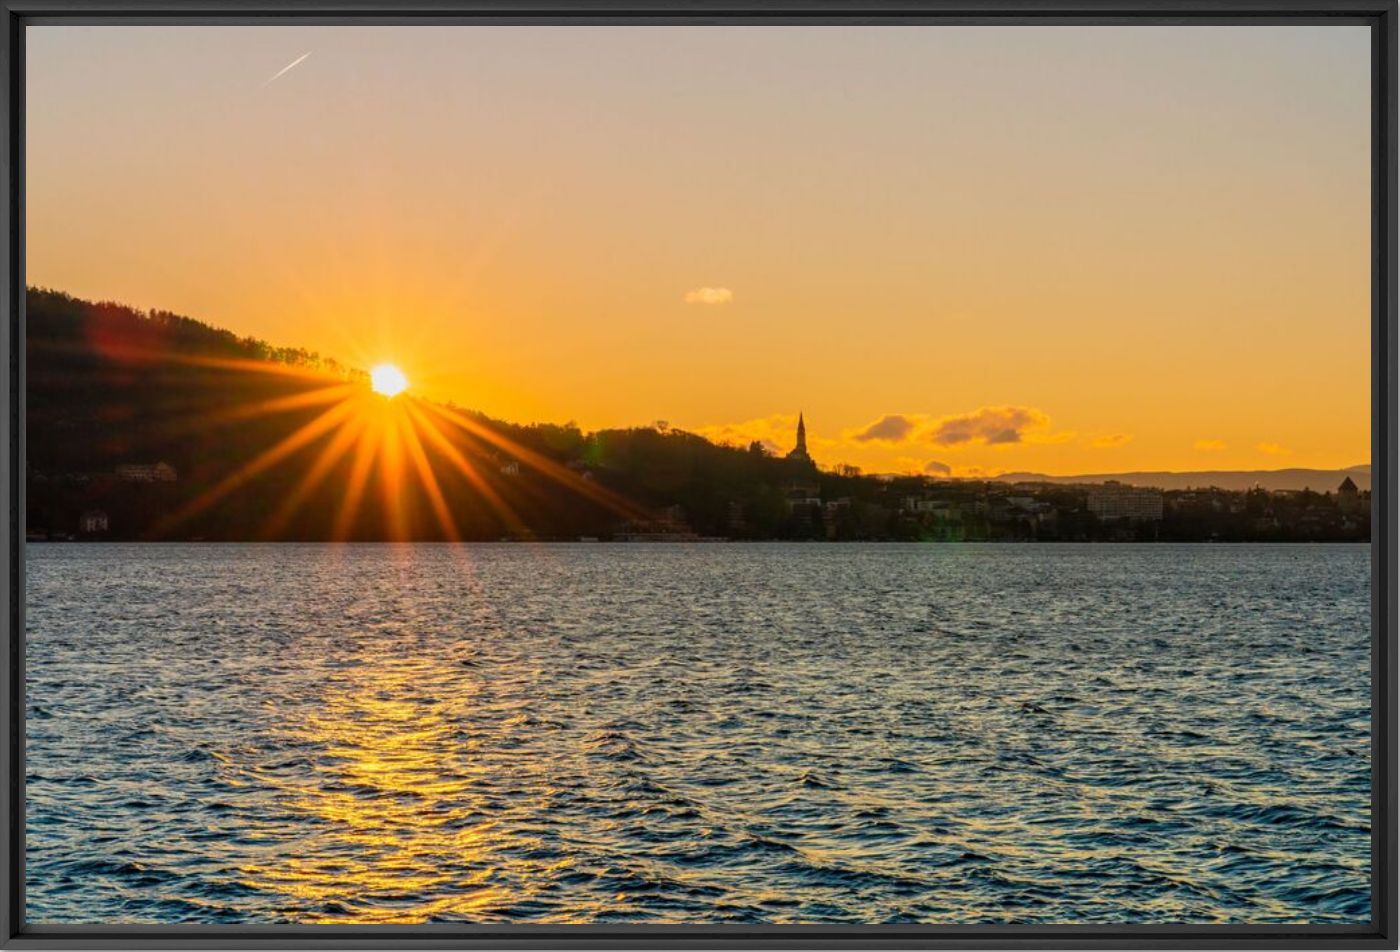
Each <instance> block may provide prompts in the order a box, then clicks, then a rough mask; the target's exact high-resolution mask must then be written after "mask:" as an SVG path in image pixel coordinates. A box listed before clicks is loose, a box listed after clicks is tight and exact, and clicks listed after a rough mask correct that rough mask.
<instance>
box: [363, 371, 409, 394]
mask: <svg viewBox="0 0 1400 952" xmlns="http://www.w3.org/2000/svg"><path fill="white" fill-rule="evenodd" d="M369 385H370V387H371V388H372V389H373V390H374V392H375V393H382V394H383V395H384V396H386V397H396V396H398V395H399V394H401V393H403V392H404V391H405V390H407V389H408V378H407V377H405V376H404V375H403V371H402V370H400V369H399V368H397V367H395V366H394V365H393V364H379V365H378V366H377V367H371V368H370V371H369Z"/></svg>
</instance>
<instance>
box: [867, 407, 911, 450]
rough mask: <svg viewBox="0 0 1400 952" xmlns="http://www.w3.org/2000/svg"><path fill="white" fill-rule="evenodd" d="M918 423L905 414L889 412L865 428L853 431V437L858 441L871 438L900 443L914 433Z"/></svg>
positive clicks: (868, 440)
mask: <svg viewBox="0 0 1400 952" xmlns="http://www.w3.org/2000/svg"><path fill="white" fill-rule="evenodd" d="M917 425H918V424H917V423H916V422H915V421H914V420H913V419H911V418H909V417H907V416H904V415H903V414H900V413H887V414H885V415H884V416H882V417H880V419H878V420H876V421H875V422H874V423H872V424H870V425H869V426H867V427H865V428H864V429H862V430H859V431H857V432H855V433H852V434H851V439H853V440H855V441H856V442H858V443H868V442H870V441H871V440H880V441H881V442H886V443H898V442H900V441H901V440H903V439H905V438H907V437H908V436H909V435H910V434H911V433H913V432H914V428H915V427H916V426H917Z"/></svg>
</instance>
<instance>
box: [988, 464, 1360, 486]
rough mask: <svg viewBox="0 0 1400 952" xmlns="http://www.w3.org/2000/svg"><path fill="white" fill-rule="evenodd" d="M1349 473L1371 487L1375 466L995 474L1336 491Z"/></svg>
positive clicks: (1024, 479) (1018, 478) (1021, 479)
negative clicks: (1068, 473)
mask: <svg viewBox="0 0 1400 952" xmlns="http://www.w3.org/2000/svg"><path fill="white" fill-rule="evenodd" d="M1348 476H1350V477H1351V480H1352V482H1354V483H1356V488H1358V489H1362V490H1367V489H1370V488H1371V465H1370V464H1369V463H1365V464H1362V465H1360V466H1349V467H1347V468H1346V469H1300V468H1293V469H1252V470H1201V471H1198V472H1187V473H1171V472H1138V473H1089V474H1085V475H1082V476H1047V475H1045V474H1044V473H1003V474H1002V475H1000V476H996V477H993V479H994V481H995V482H1001V483H1061V484H1065V483H1071V484H1072V483H1102V482H1107V481H1108V480H1116V481H1118V482H1120V483H1126V484H1127V485H1129V486H1151V487H1154V488H1156V489H1201V488H1205V487H1209V486H1214V487H1216V488H1218V489H1229V490H1235V491H1239V490H1244V489H1251V488H1253V487H1255V486H1259V487H1261V488H1263V489H1269V490H1276V489H1312V490H1315V491H1316V492H1332V491H1333V490H1335V489H1336V488H1337V487H1338V486H1339V485H1341V482H1342V480H1344V479H1346V478H1347V477H1348Z"/></svg>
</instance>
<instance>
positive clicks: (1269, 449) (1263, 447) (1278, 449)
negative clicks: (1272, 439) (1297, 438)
mask: <svg viewBox="0 0 1400 952" xmlns="http://www.w3.org/2000/svg"><path fill="white" fill-rule="evenodd" d="M1257 449H1258V450H1259V452H1261V453H1268V454H1269V455H1270V456H1287V455H1288V454H1289V453H1291V452H1293V451H1292V450H1290V449H1288V448H1287V447H1286V446H1280V445H1279V444H1277V443H1260V444H1259V445H1258V447H1257Z"/></svg>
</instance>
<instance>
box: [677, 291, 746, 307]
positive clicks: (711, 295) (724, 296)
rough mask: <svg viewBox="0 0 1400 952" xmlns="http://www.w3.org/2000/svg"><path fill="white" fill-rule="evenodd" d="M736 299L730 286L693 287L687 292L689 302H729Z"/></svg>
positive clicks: (686, 298)
mask: <svg viewBox="0 0 1400 952" xmlns="http://www.w3.org/2000/svg"><path fill="white" fill-rule="evenodd" d="M732 300H734V292H733V291H731V290H729V289H728V288H692V289H691V290H689V291H687V292H685V303H687V304H728V303H729V302H730V301H732Z"/></svg>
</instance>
